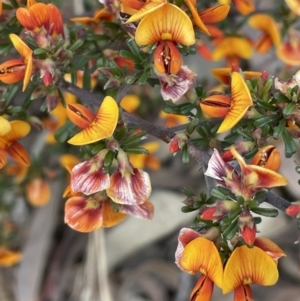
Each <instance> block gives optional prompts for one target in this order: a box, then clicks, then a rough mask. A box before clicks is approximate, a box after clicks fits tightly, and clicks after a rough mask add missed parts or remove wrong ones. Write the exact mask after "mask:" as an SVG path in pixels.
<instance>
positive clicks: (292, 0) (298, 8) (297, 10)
mask: <svg viewBox="0 0 300 301" xmlns="http://www.w3.org/2000/svg"><path fill="white" fill-rule="evenodd" d="M285 3H286V4H287V6H288V7H289V8H290V10H291V11H292V12H293V13H294V14H296V15H298V16H300V5H299V1H298V0H285Z"/></svg>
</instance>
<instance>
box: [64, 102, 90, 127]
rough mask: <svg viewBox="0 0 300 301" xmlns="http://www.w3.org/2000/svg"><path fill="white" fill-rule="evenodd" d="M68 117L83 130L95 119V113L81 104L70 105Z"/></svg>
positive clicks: (68, 106)
mask: <svg viewBox="0 0 300 301" xmlns="http://www.w3.org/2000/svg"><path fill="white" fill-rule="evenodd" d="M67 115H68V117H69V119H70V120H71V121H72V122H73V123H74V124H76V125H77V126H78V127H81V128H83V129H85V128H86V127H88V126H89V125H90V124H91V123H92V122H93V120H94V119H95V115H94V114H93V112H91V111H90V110H89V109H88V108H87V107H86V106H84V105H81V104H79V103H74V104H68V105H67Z"/></svg>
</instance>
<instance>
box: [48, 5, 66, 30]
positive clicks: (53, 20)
mask: <svg viewBox="0 0 300 301" xmlns="http://www.w3.org/2000/svg"><path fill="white" fill-rule="evenodd" d="M47 10H48V13H49V21H48V24H49V25H48V26H49V31H50V35H54V36H55V35H58V34H62V35H63V36H64V22H63V19H62V15H61V12H60V10H59V9H58V7H57V6H55V5H53V4H52V3H49V4H47Z"/></svg>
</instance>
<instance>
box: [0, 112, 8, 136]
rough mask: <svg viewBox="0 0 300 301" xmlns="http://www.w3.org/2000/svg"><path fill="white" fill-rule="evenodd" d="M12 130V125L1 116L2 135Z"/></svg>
mask: <svg viewBox="0 0 300 301" xmlns="http://www.w3.org/2000/svg"><path fill="white" fill-rule="evenodd" d="M10 130H11V125H10V123H9V121H8V120H7V119H5V118H4V117H2V116H0V136H3V135H6V134H7V133H8V132H9V131H10Z"/></svg>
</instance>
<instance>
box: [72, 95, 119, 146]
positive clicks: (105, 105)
mask: <svg viewBox="0 0 300 301" xmlns="http://www.w3.org/2000/svg"><path fill="white" fill-rule="evenodd" d="M118 118H119V108H118V105H117V103H116V101H115V100H114V99H113V98H112V97H110V96H106V97H105V98H104V100H103V102H102V104H101V106H100V108H99V111H98V113H97V115H96V117H95V119H94V120H93V122H92V123H91V124H90V125H89V126H88V127H86V128H85V129H84V130H82V131H81V132H79V133H78V134H76V135H75V136H74V137H72V138H71V139H70V140H68V143H70V144H73V145H85V144H89V143H93V142H96V141H99V140H102V139H105V138H109V137H110V136H111V135H112V134H113V132H114V130H115V128H116V125H117V122H118Z"/></svg>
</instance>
